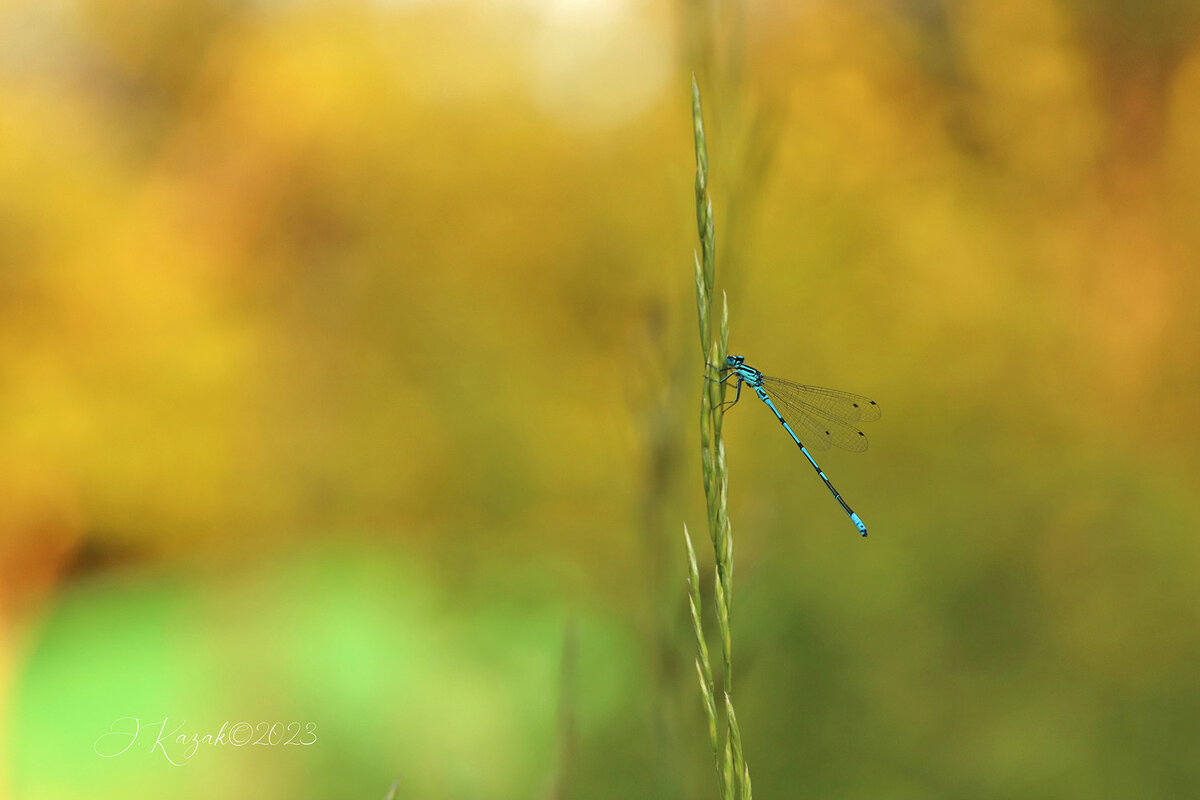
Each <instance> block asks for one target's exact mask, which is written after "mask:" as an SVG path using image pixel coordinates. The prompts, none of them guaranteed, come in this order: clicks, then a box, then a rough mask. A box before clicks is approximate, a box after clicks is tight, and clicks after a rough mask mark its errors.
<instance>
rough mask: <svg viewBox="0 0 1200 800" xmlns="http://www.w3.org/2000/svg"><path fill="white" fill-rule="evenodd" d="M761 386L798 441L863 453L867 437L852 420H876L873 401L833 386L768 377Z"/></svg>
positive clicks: (814, 447)
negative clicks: (827, 386) (827, 387)
mask: <svg viewBox="0 0 1200 800" xmlns="http://www.w3.org/2000/svg"><path fill="white" fill-rule="evenodd" d="M763 388H764V389H766V391H767V394H768V395H769V396H770V397H771V400H772V401H773V402H774V403H775V405H777V406H778V407H779V410H780V412H781V413H782V414H783V416H784V418H785V419H787V421H788V424H789V425H791V426H792V428H794V429H795V431H796V435H797V436H799V437H800V440H801V441H802V442H804V444H805V445H806V446H808V447H811V448H813V449H815V450H828V449H829V448H830V447H831V446H836V447H839V448H841V449H842V450H847V451H849V452H851V453H861V452H863V451H864V450H866V449H867V444H868V442H867V437H866V434H864V433H863V432H862V431H860V430H859V429H858V427H857V425H856V424H854V423H858V422H870V421H873V420H877V419H879V417H880V413H881V412H880V410H879V406H878V404H876V403H875V401H874V400H871V399H869V398H866V397H863V396H862V395H857V394H851V393H850V392H839V391H837V390H836V389H824V388H821V387H820V386H805V385H803V384H799V383H792V382H791V381H785V380H782V379H779V378H767V377H764V378H763Z"/></svg>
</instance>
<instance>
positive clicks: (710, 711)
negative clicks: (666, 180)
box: [684, 76, 750, 800]
mask: <svg viewBox="0 0 1200 800" xmlns="http://www.w3.org/2000/svg"><path fill="white" fill-rule="evenodd" d="M692 129H693V132H694V139H695V146H696V228H697V232H698V234H699V238H700V249H699V252H696V253H694V256H695V257H694V263H695V282H696V310H697V313H698V316H699V322H700V347H701V352H702V353H703V354H704V358H705V362H706V365H707V366H706V368H705V372H704V383H703V385H702V387H701V391H700V461H701V472H702V476H703V480H704V498H705V502H706V507H707V511H708V533H709V539H710V541H711V543H712V548H713V560H714V580H713V600H714V604H715V608H716V618H717V630H718V634H719V636H720V641H721V662H722V663H721V666H722V677H723V681H722V683H723V688H724V692H723V696H724V700H725V702H724V703H723V706H724V723H723V724H722V720H721V716H720V712H719V711H718V708H717V703H716V685H715V681H714V678H713V671H712V662H711V660H710V658H709V650H708V645H707V642H706V639H705V635H704V628H703V625H702V619H703V617H702V614H701V609H702V606H701V592H700V573H699V568H698V566H697V563H696V553H695V550H694V549H693V547H692V541H691V536H690V535H689V534H688V531H687V527H686V526H685V527H684V539H685V541H686V543H687V550H688V585H689V589H690V594H689V603H690V607H691V614H692V627H693V629H694V631H695V634H696V650H697V653H698V655H697V658H696V670H697V672H698V673H699V677H700V691H701V694H702V697H703V700H704V708H705V714H706V715H707V718H708V720H707V721H708V729H709V739H710V741H711V744H712V748H713V761H714V763H715V765H716V771H717V779H718V783H719V784H720V788H721V795H722V797H724V798H725V800H735V798H739V797H740V798H749V796H750V795H749V791H750V779H749V778H750V772H749V769H748V768H747V767H746V764H745V760H744V758H743V755H742V742H741V733H740V731H739V730H738V727H737V718H736V716H734V713H733V699H732V696H733V635H732V625H731V619H732V609H733V535H732V532H731V528H730V524H729V509H728V496H729V470H728V466H727V464H726V461H725V441H724V438H723V437H722V435H721V424H722V421H723V416H724V415H723V405H722V404H723V402H724V400H725V385H724V384H722V383H720V382H719V381H718V380H717V379H719V378H720V369H719V366H720V365H721V364H723V363H724V362H725V355H726V353H727V352H728V349H729V304H728V301H727V298H725V297H724V296H722V303H721V323H720V327H719V330H718V331H717V334H716V335H715V336H714V335H713V334H714V332H713V324H712V323H713V312H714V306H715V296H716V233H715V225H714V221H713V206H712V198H711V197H710V196H709V193H708V143H707V140H706V138H705V133H704V114H703V109H702V106H701V102H700V87H699V85H698V83H697V82H696V78H695V76H693V77H692Z"/></svg>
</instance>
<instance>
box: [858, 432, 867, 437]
mask: <svg viewBox="0 0 1200 800" xmlns="http://www.w3.org/2000/svg"><path fill="white" fill-rule="evenodd" d="M858 435H859V436H866V434H865V433H863V432H862V431H859V432H858Z"/></svg>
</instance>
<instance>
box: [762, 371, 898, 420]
mask: <svg viewBox="0 0 1200 800" xmlns="http://www.w3.org/2000/svg"><path fill="white" fill-rule="evenodd" d="M763 385H764V386H765V387H766V389H767V391H768V392H770V393H771V394H772V395H773V396H779V397H787V398H788V400H789V401H791V402H794V403H803V404H805V405H809V406H812V407H814V408H817V409H820V410H821V412H823V413H824V414H825V415H826V416H828V417H832V418H833V419H838V420H842V421H843V422H874V421H875V420H877V419H879V417H880V415H881V414H882V412H881V411H880V409H879V404H878V403H876V402H875V401H874V400H872V399H871V398H869V397H863V396H862V395H861V394H852V393H850V392H840V391H838V390H837V389H826V388H824V387H821V386H806V385H805V384H802V383H794V382H792V381H789V380H785V379H784V378H771V377H767V376H766V375H764V376H763Z"/></svg>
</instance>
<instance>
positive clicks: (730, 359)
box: [725, 356, 746, 367]
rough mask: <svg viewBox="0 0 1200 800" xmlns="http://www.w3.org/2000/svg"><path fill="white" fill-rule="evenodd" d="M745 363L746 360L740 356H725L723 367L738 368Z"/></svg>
mask: <svg viewBox="0 0 1200 800" xmlns="http://www.w3.org/2000/svg"><path fill="white" fill-rule="evenodd" d="M745 363H746V359H745V358H743V357H742V356H725V365H726V366H728V367H740V366H741V365H742V364H745Z"/></svg>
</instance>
